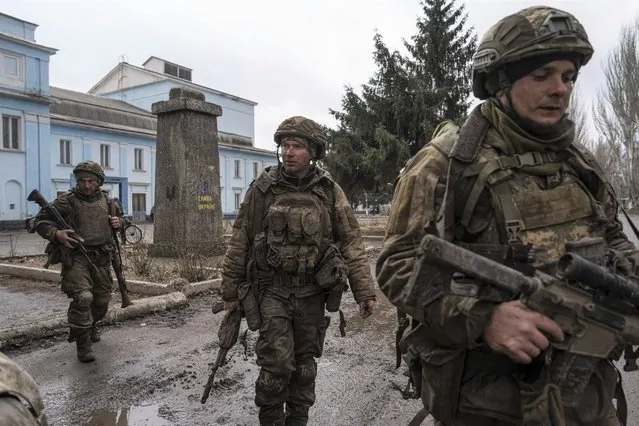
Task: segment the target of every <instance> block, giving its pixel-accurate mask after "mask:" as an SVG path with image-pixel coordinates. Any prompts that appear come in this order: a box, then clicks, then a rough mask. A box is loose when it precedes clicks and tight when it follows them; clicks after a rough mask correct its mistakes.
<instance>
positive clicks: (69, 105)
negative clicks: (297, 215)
mask: <svg viewBox="0 0 639 426" xmlns="http://www.w3.org/2000/svg"><path fill="white" fill-rule="evenodd" d="M49 89H50V92H51V98H52V103H51V105H50V108H49V111H50V116H51V118H53V119H59V120H64V121H68V122H72V123H76V124H80V125H85V126H91V127H99V128H103V129H106V130H111V131H121V132H127V133H137V134H144V135H147V136H153V137H155V136H156V135H157V118H156V116H155V115H153V114H151V113H150V112H148V111H147V110H145V109H142V108H138V107H136V106H133V105H131V104H129V103H127V102H125V101H119V100H116V99H109V98H103V97H101V96H96V95H89V94H86V93H82V92H76V91H73V90H67V89H61V88H59V87H54V86H50V88H49ZM218 136H219V144H220V146H221V147H224V148H228V149H233V150H239V151H243V152H253V153H256V154H274V152H273V151H269V150H267V149H261V148H255V147H254V146H252V144H251V139H250V138H247V137H246V136H241V135H236V134H232V133H225V132H218Z"/></svg>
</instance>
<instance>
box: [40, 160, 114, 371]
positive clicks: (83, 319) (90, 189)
mask: <svg viewBox="0 0 639 426" xmlns="http://www.w3.org/2000/svg"><path fill="white" fill-rule="evenodd" d="M73 174H74V175H75V178H76V181H77V185H76V186H75V187H74V188H72V189H71V190H70V191H68V192H66V193H64V194H62V195H60V196H59V197H58V198H57V199H55V200H54V201H53V203H51V204H52V205H53V207H54V208H55V209H56V210H57V211H58V212H59V213H60V215H61V216H62V218H64V220H65V221H66V222H67V223H68V224H69V225H70V226H72V227H73V229H61V226H60V225H59V224H57V223H56V221H55V217H54V216H53V214H51V212H50V211H48V210H46V209H42V210H41V211H40V212H39V213H38V215H37V216H36V219H35V223H34V225H35V229H36V231H37V232H38V234H40V236H41V237H43V238H45V239H47V240H48V241H49V245H48V246H47V249H46V252H47V253H49V260H50V261H51V263H52V264H55V263H58V262H61V263H62V271H61V275H62V291H64V292H65V293H66V295H67V296H68V297H69V298H71V299H72V301H71V303H70V305H69V311H68V313H67V317H68V320H69V326H70V328H71V330H70V331H71V332H70V338H69V340H70V341H75V342H76V346H77V355H78V359H79V360H80V361H82V362H91V361H93V360H95V355H94V354H93V350H92V348H91V342H98V341H99V340H100V334H99V333H98V329H97V326H96V322H97V321H99V320H101V319H102V318H104V316H105V315H106V313H107V310H108V308H109V301H110V300H111V292H112V287H113V279H112V277H111V270H110V267H111V259H112V256H114V254H115V253H114V252H115V244H114V241H113V231H112V229H117V228H119V227H120V226H121V225H122V217H121V216H122V211H121V210H120V209H119V207H118V205H116V206H115V207H116V209H115V211H116V215H114V216H111V215H110V214H109V212H110V208H111V203H112V200H111V199H110V198H109V197H108V196H107V195H106V194H105V193H104V192H102V191H101V190H100V186H102V184H103V183H104V171H103V170H102V167H100V165H99V164H97V163H95V162H93V161H83V162H81V163H79V164H78V165H77V166H76V167H75V168H74V169H73ZM78 241H83V243H84V246H85V247H86V248H87V251H88V252H89V257H90V258H91V260H92V261H93V263H94V264H95V265H96V266H97V269H98V270H95V269H94V268H93V267H92V266H91V265H90V264H89V262H88V261H87V259H86V258H85V257H84V256H83V255H82V254H81V252H80V251H79V250H76V249H75V245H76V244H77V243H78Z"/></svg>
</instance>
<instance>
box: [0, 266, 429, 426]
mask: <svg viewBox="0 0 639 426" xmlns="http://www.w3.org/2000/svg"><path fill="white" fill-rule="evenodd" d="M373 262H374V258H373V259H371V264H372V263H373ZM22 284H26V283H22ZM30 286H31V287H26V288H24V287H23V289H24V290H25V291H23V292H21V295H22V297H38V295H39V296H40V297H41V298H42V299H41V300H46V301H47V302H46V305H47V308H46V309H50V310H51V311H52V312H53V311H55V314H59V313H60V312H59V310H60V309H63V310H66V308H65V306H66V300H65V297H64V295H62V294H61V293H57V289H56V287H55V286H54V285H51V284H48V285H47V284H44V283H40V286H41V287H42V289H40V290H37V287H38V285H37V284H33V283H31V284H30ZM0 291H15V286H13V285H11V286H7V285H6V282H5V284H2V281H0ZM1 296H2V294H0V297H1ZM346 296H347V297H346V298H345V301H344V303H343V308H344V313H345V315H346V321H347V328H346V331H347V336H346V337H344V338H343V337H341V336H340V333H339V327H338V325H339V317H338V315H337V314H329V315H331V317H332V321H331V326H330V327H329V330H328V333H327V339H326V344H325V349H324V356H323V357H322V358H320V359H319V360H318V370H319V372H318V377H317V386H316V392H317V402H316V404H315V406H314V407H313V408H312V410H311V420H310V422H309V425H385V426H386V425H405V424H408V422H409V421H410V419H411V418H412V417H413V415H414V414H415V413H416V412H417V411H418V410H419V408H420V402H419V401H417V400H403V399H402V397H401V395H400V393H399V391H398V390H397V387H398V386H400V387H403V386H404V385H405V383H406V378H405V377H404V376H403V375H402V371H403V370H402V369H400V370H397V371H395V370H394V363H395V354H394V346H393V329H394V327H395V314H394V310H393V309H392V307H391V306H390V305H389V304H388V302H387V301H386V300H385V298H384V297H383V295H381V294H380V295H379V299H380V305H379V309H377V311H376V313H375V314H374V315H373V316H372V317H371V318H369V319H367V320H365V321H364V320H362V319H361V318H359V315H358V312H357V306H356V304H355V302H354V301H353V300H352V297H351V296H350V294H347V295H346ZM211 298H212V294H208V295H204V296H199V297H197V298H194V299H191V301H190V302H191V306H190V307H188V308H186V309H183V310H179V311H172V312H163V313H160V314H157V315H152V316H147V317H144V318H139V319H137V320H131V321H126V322H123V323H120V324H118V325H116V326H109V327H105V328H104V330H103V339H102V341H101V342H100V343H97V344H95V345H94V349H95V351H96V355H97V361H96V362H95V363H91V364H82V363H80V362H78V361H77V360H76V358H75V348H74V346H73V345H71V344H69V343H67V342H66V341H65V340H64V337H65V336H64V335H60V336H58V337H55V338H51V339H47V340H40V341H35V342H32V343H30V344H28V345H26V346H24V347H21V348H12V349H9V350H6V351H5V352H6V353H7V355H8V356H10V357H12V358H13V359H15V360H16V361H17V362H18V363H20V364H21V365H23V366H24V367H25V368H27V370H28V371H29V372H30V373H31V374H32V375H33V377H34V378H35V380H36V381H37V382H38V384H39V385H40V388H41V392H42V394H43V398H44V402H45V405H46V409H47V414H48V416H49V418H50V420H51V423H52V424H53V425H96V426H97V425H105V426H108V425H118V426H123V425H256V424H258V421H257V409H256V407H255V405H254V403H253V397H254V381H255V379H256V378H257V374H258V368H257V366H256V364H255V355H254V352H253V345H254V342H255V340H256V338H257V334H256V333H251V332H249V333H248V334H247V338H246V342H247V345H246V347H247V351H246V353H245V350H244V347H243V346H242V345H241V344H238V345H236V346H235V347H234V348H233V349H232V350H231V352H230V362H229V363H228V364H227V365H225V366H224V367H222V368H221V369H220V370H219V371H218V374H217V377H216V381H217V382H218V385H217V386H216V387H215V388H214V389H213V391H212V392H211V396H210V397H209V400H208V401H207V403H206V404H205V405H202V404H201V403H200V397H201V395H202V390H203V386H204V384H205V382H206V379H207V377H208V371H209V370H208V369H209V366H208V363H210V362H213V361H214V359H215V356H216V352H217V346H216V343H215V340H216V333H217V328H218V325H219V323H220V321H221V319H222V315H223V314H218V315H215V316H214V315H213V314H212V313H211V311H210V301H211ZM32 302H33V300H30V301H25V303H27V304H28V305H31V304H32ZM14 309H16V317H17V314H18V311H19V309H18V307H17V306H16V307H14ZM3 316H4V314H3ZM21 322H22V321H21ZM243 327H244V326H243ZM424 424H427V423H426V422H425V423H424Z"/></svg>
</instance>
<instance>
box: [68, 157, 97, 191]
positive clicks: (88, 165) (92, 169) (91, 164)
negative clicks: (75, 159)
mask: <svg viewBox="0 0 639 426" xmlns="http://www.w3.org/2000/svg"><path fill="white" fill-rule="evenodd" d="M79 172H88V173H92V174H94V175H96V176H97V177H98V184H99V185H100V186H102V184H104V169H102V166H100V165H99V164H98V163H96V162H95V161H82V162H81V163H78V165H77V166H75V168H74V169H73V174H74V175H76V176H77V175H78V173H79Z"/></svg>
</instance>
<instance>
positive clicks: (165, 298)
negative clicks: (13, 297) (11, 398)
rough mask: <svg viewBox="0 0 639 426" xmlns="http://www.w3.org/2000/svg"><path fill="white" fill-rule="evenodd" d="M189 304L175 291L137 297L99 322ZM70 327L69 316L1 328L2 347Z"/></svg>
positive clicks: (111, 311)
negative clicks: (141, 297) (128, 304)
mask: <svg viewBox="0 0 639 426" xmlns="http://www.w3.org/2000/svg"><path fill="white" fill-rule="evenodd" d="M188 305H189V301H188V300H187V298H186V296H185V295H184V293H182V292H179V291H175V292H172V293H169V294H165V295H162V296H154V297H146V298H143V299H137V300H135V301H134V303H133V305H131V306H127V307H126V308H121V307H119V306H111V307H109V310H108V311H107V314H106V316H105V317H104V319H102V320H101V321H100V322H99V324H112V323H114V322H118V321H122V320H125V319H130V318H134V317H138V316H142V315H147V314H150V313H153V312H158V311H164V310H170V309H177V308H184V307H186V306H188ZM65 327H68V322H67V317H66V316H64V317H57V318H53V319H48V320H44V321H38V322H34V323H31V324H27V325H23V326H18V327H12V328H5V329H0V349H2V348H4V347H6V346H9V345H11V344H14V343H19V342H22V341H24V340H31V339H38V338H42V337H48V336H53V335H55V334H58V332H59V330H60V329H62V328H65Z"/></svg>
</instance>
